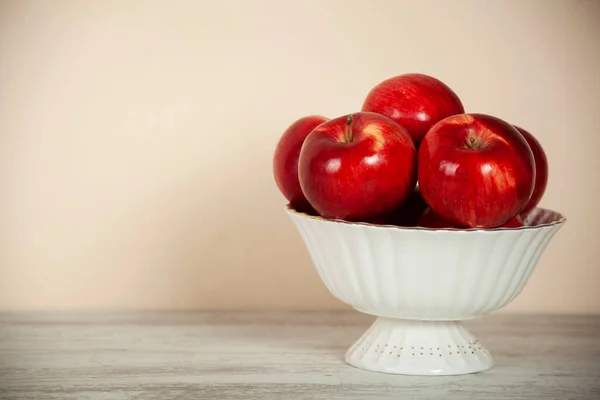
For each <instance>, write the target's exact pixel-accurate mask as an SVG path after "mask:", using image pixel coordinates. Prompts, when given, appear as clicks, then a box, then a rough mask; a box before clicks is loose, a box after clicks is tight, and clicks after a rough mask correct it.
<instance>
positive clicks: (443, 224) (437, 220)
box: [417, 208, 458, 228]
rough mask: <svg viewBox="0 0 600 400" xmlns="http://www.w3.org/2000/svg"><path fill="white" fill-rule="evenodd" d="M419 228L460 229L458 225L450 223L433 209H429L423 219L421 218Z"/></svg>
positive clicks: (422, 216)
mask: <svg viewBox="0 0 600 400" xmlns="http://www.w3.org/2000/svg"><path fill="white" fill-rule="evenodd" d="M417 225H418V226H422V227H424V228H458V226H457V225H455V224H453V223H452V222H448V221H446V220H445V219H443V218H442V217H440V216H439V215H437V214H436V213H434V212H433V211H431V208H427V209H426V210H425V211H424V212H423V215H421V218H419V222H418V224H417Z"/></svg>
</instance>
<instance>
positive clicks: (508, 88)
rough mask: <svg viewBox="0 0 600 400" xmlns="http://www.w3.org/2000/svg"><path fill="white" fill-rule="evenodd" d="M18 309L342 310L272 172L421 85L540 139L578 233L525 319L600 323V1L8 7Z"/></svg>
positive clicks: (5, 296) (11, 271) (4, 265)
mask: <svg viewBox="0 0 600 400" xmlns="http://www.w3.org/2000/svg"><path fill="white" fill-rule="evenodd" d="M0 7H1V9H0V85H1V86H0V135H1V136H0V151H1V157H0V163H1V164H0V192H1V197H0V198H1V206H0V221H1V225H0V228H1V229H0V245H1V246H2V247H1V249H0V257H1V258H0V308H2V309H23V308H26V309H29V308H36V309H37V308H43V309H54V308H64V309H71V308H121V309H132V308H144V309H149V308H152V309H170V308H183V309H191V308H202V309H210V308H224V309H225V308H227V309H241V308H243V309H246V308H293V309H317V308H345V306H344V305H343V304H341V303H340V302H338V301H337V300H335V299H334V298H333V297H332V296H331V295H330V294H329V293H328V292H327V291H326V289H325V288H324V286H323V285H322V283H321V282H320V280H319V279H318V277H317V274H316V272H315V270H314V269H313V267H312V265H311V263H310V261H309V257H308V255H307V253H306V250H305V248H304V245H303V243H302V242H301V239H300V237H299V235H298V234H297V232H296V231H295V229H294V227H293V226H292V224H291V222H290V221H289V220H288V219H287V216H286V215H285V214H284V213H283V206H284V204H285V201H284V199H283V197H282V196H281V195H280V194H279V192H278V191H277V189H276V187H275V185H274V183H273V178H272V175H271V157H272V152H273V149H274V147H275V144H276V141H277V139H278V137H279V135H280V134H281V132H282V131H283V130H284V129H285V128H286V127H287V126H288V125H289V124H290V123H291V122H292V121H293V120H295V119H296V118H299V117H301V116H303V115H306V114H312V113H319V114H324V115H327V116H330V117H335V116H339V115H342V114H346V113H348V112H352V111H357V110H358V109H359V108H360V106H361V103H362V100H363V98H364V96H365V95H366V93H367V92H368V90H369V89H370V88H371V87H372V86H373V85H375V84H376V83H378V82H379V81H381V80H382V79H385V78H388V77H391V76H393V75H397V74H400V73H404V72H412V71H417V72H424V73H428V74H432V75H434V76H436V77H438V78H440V79H442V80H443V81H445V82H446V83H448V84H449V85H450V86H451V87H452V88H453V89H454V90H455V91H456V92H457V93H458V94H459V96H460V97H461V98H462V100H463V103H464V104H465V106H466V108H467V109H468V110H469V111H473V112H485V113H490V114H494V115H497V116H499V117H501V118H505V119H507V120H509V121H511V122H513V123H516V124H519V125H522V126H523V127H526V128H527V129H529V130H531V131H532V132H534V134H536V135H537V136H538V138H539V140H540V141H541V142H542V143H543V145H544V146H545V149H546V152H547V154H548V158H549V159H550V167H551V171H550V180H549V186H548V191H547V194H546V196H545V198H544V199H543V202H542V205H543V206H546V207H550V208H554V209H557V210H560V211H562V212H564V213H565V214H566V215H567V216H568V218H569V222H568V223H567V225H566V226H565V227H564V229H563V230H562V231H560V232H559V233H558V234H557V236H556V237H555V239H554V240H553V242H552V243H551V244H550V246H549V248H548V249H547V251H546V252H545V254H544V255H543V256H542V258H541V260H540V263H539V265H538V269H537V270H536V271H535V273H534V275H533V277H532V279H531V280H530V282H529V284H528V285H527V287H526V288H525V290H524V292H523V293H522V295H521V296H520V297H519V298H518V299H517V300H516V301H515V302H514V303H513V304H511V305H510V306H509V307H508V308H507V310H512V311H523V312H527V311H543V312H574V313H591V312H600V290H598V283H599V282H600V245H599V242H598V237H600V218H599V214H598V207H597V203H598V199H599V197H598V196H599V194H600V193H599V189H598V184H599V183H600V182H599V179H598V173H599V172H600V161H599V160H600V156H599V155H598V154H599V151H600V125H599V123H598V113H599V112H600V78H599V71H600V2H597V1H570V2H566V1H562V2H557V1H494V2H491V1H453V2H450V1H448V2H447V1H439V2H414V1H382V0H380V1H371V2H369V1H341V0H340V1H333V0H322V1H302V2H299V1H293V2H292V1H258V0H257V1H251V0H247V1H224V2H217V1H214V2H204V1H195V2H194V1H187V2H185V1H174V2H168V1H162V2H159V1H144V2H142V1H138V2H135V1H126V2H122V1H119V2H117V1H72V2H71V1H47V2H44V1H2V2H0Z"/></svg>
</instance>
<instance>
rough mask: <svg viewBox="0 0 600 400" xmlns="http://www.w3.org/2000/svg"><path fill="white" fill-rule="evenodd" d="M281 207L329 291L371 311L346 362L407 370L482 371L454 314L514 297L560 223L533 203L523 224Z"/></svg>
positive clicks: (477, 349)
mask: <svg viewBox="0 0 600 400" xmlns="http://www.w3.org/2000/svg"><path fill="white" fill-rule="evenodd" d="M286 212H287V213H288V215H289V216H290V217H291V219H292V221H293V222H294V224H295V225H296V227H297V228H298V230H299V232H300V234H301V236H302V238H303V240H304V242H305V244H306V247H307V249H308V252H309V253H310V256H311V258H312V260H313V263H314V265H315V267H316V269H317V271H318V273H319V275H320V277H321V279H322V280H323V282H324V284H325V285H326V286H327V288H328V289H329V291H330V292H331V293H332V294H333V295H334V296H335V297H336V298H338V299H339V300H341V301H343V302H344V303H347V304H349V305H351V306H352V307H354V308H355V309H356V310H358V311H360V312H362V313H365V314H371V315H374V316H377V317H378V318H377V319H376V320H375V322H374V323H373V325H371V327H370V328H369V329H368V330H367V331H366V332H365V333H364V334H363V335H362V336H361V337H360V338H359V339H358V340H357V341H356V342H355V343H354V344H353V345H352V346H351V347H350V349H349V350H348V351H347V353H346V356H345V361H346V362H347V363H348V364H350V365H352V366H354V367H358V368H361V369H366V370H369V371H377V372H386V373H392V374H408V375H458V374H468V373H474V372H480V371H485V370H487V369H489V368H490V367H491V366H492V365H493V361H492V357H491V355H490V353H489V351H488V350H487V349H486V348H485V347H484V346H483V344H482V343H481V342H479V340H477V339H476V338H475V337H474V336H473V335H472V334H471V333H469V332H468V331H467V330H466V329H465V328H464V327H463V326H462V325H461V323H460V321H461V320H465V319H471V318H477V317H481V316H483V315H486V314H488V313H490V312H492V311H494V310H497V309H499V308H502V307H504V306H505V305H507V304H508V303H510V302H511V301H512V300H513V299H514V298H515V297H517V296H518V295H519V293H520V292H521V290H522V289H523V287H524V286H525V284H526V283H527V280H528V279H529V277H530V276H531V273H532V272H533V269H534V268H535V266H536V264H537V261H538V259H539V258H540V255H541V254H542V252H543V251H544V249H545V248H546V246H547V245H548V242H549V241H550V239H552V237H553V236H554V234H555V233H556V232H557V231H558V230H559V229H560V228H561V227H562V226H563V225H564V223H565V221H566V220H565V218H564V216H562V215H561V214H559V213H557V212H554V211H551V210H545V209H542V208H536V209H534V210H532V211H530V212H529V213H528V215H527V216H526V217H525V225H526V226H524V227H521V228H510V229H509V228H496V229H487V230H481V229H466V230H459V229H450V228H448V229H428V228H420V227H411V228H403V227H398V226H387V225H372V224H367V223H352V222H345V221H341V220H328V219H325V218H321V217H315V216H310V215H307V214H304V213H301V212H297V211H295V210H293V209H292V208H291V207H289V206H288V207H287V208H286Z"/></svg>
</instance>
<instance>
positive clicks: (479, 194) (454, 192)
mask: <svg viewBox="0 0 600 400" xmlns="http://www.w3.org/2000/svg"><path fill="white" fill-rule="evenodd" d="M534 182H535V164H534V160H533V153H532V152H531V149H530V148H529V145H528V144H527V141H526V140H525V139H524V138H523V135H521V134H520V133H519V131H518V130H517V129H516V128H515V127H513V126H512V125H511V124H509V123H507V122H505V121H502V120H501V119H499V118H496V117H492V116H490V115H484V114H461V115H454V116H451V117H448V118H445V119H443V120H442V121H440V122H438V123H437V124H435V125H434V126H433V127H432V128H431V129H430V130H429V132H427V135H425V137H424V139H423V142H422V143H421V147H420V149H419V187H420V190H421V194H422V195H423V198H424V199H425V201H426V202H427V204H428V205H429V207H430V208H431V209H432V210H433V211H434V212H435V213H436V214H438V215H439V216H440V217H442V218H444V219H446V220H448V221H450V222H451V223H453V224H456V225H459V226H464V227H471V228H493V227H497V226H501V225H504V224H505V223H506V222H508V221H509V220H510V219H511V218H513V217H514V216H516V215H517V214H518V213H519V212H520V211H522V210H523V208H524V207H525V205H526V204H527V203H528V202H529V199H530V198H531V194H532V193H533V186H534Z"/></svg>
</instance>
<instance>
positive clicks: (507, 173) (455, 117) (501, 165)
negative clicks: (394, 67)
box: [273, 73, 548, 229]
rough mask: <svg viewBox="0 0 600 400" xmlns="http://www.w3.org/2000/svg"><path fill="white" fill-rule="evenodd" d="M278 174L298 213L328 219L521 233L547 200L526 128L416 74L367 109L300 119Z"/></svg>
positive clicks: (278, 158)
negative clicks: (474, 109) (476, 109)
mask: <svg viewBox="0 0 600 400" xmlns="http://www.w3.org/2000/svg"><path fill="white" fill-rule="evenodd" d="M273 172H274V175H275V182H276V183H277V186H278V187H279V189H280V190H281V192H282V194H283V195H284V196H285V197H286V198H287V200H288V201H289V203H290V206H291V207H292V208H294V209H295V210H297V211H301V212H305V213H308V214H312V215H317V214H318V215H320V216H322V217H324V218H329V219H340V220H345V221H360V222H368V223H373V224H385V225H398V226H423V227H427V228H482V229H487V228H497V227H506V228H513V227H520V226H523V224H524V222H523V216H524V215H525V213H527V212H528V211H529V210H531V209H533V208H534V207H535V206H536V205H537V204H538V203H539V201H540V199H541V198H542V196H543V194H544V191H545V190H546V184H547V180H548V161H547V158H546V155H545V153H544V150H543V149H542V146H541V145H540V143H539V142H538V140H536V139H535V137H534V136H533V135H531V134H530V133H529V132H527V131H526V130H524V129H522V128H520V127H517V126H514V125H512V124H510V123H508V122H506V121H503V120H501V119H499V118H496V117H494V116H491V115H486V114H476V113H465V110H464V107H463V105H462V102H461V101H460V99H459V98H458V96H457V95H456V93H455V92H454V91H452V90H451V89H450V88H449V87H448V86H447V85H446V84H444V83H443V82H441V81H440V80H438V79H436V78H434V77H431V76H428V75H424V74H416V73H411V74H403V75H399V76H396V77H393V78H390V79H387V80H385V81H383V82H381V83H380V84H378V85H377V86H375V87H374V88H373V89H372V90H371V91H370V92H369V93H368V95H367V97H366V99H365V101H364V104H363V106H362V110H361V111H360V112H356V113H352V114H348V115H344V116H341V117H338V118H335V119H328V118H326V117H322V116H314V115H313V116H307V117H304V118H301V119H299V120H297V121H296V122H294V123H293V124H292V125H290V126H289V127H288V128H287V130H286V131H285V132H284V133H283V135H282V136H281V138H280V140H279V142H278V144H277V147H276V149H275V154H274V158H273Z"/></svg>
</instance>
